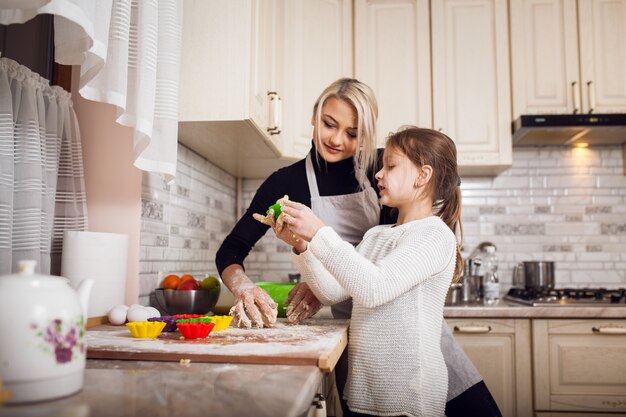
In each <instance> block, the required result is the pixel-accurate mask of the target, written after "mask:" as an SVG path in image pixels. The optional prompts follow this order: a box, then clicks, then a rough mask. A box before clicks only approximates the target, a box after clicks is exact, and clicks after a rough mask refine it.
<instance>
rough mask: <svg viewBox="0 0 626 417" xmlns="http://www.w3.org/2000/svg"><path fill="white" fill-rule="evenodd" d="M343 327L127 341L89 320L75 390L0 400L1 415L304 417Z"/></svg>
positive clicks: (324, 323)
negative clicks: (14, 401) (52, 396)
mask: <svg viewBox="0 0 626 417" xmlns="http://www.w3.org/2000/svg"><path fill="white" fill-rule="evenodd" d="M348 325H349V320H328V319H324V318H318V319H314V320H308V321H307V322H306V323H303V324H301V325H288V324H286V321H285V320H284V319H280V320H279V322H278V323H277V325H276V327H275V328H272V329H248V330H246V329H236V328H232V327H231V328H229V329H227V330H224V331H222V332H216V333H215V334H212V336H211V335H210V336H209V337H208V338H207V340H191V341H187V340H180V339H179V338H178V337H172V336H169V335H168V337H167V338H165V339H163V340H161V338H159V339H158V340H157V339H134V338H132V337H130V335H129V334H128V331H127V330H126V329H125V328H123V327H122V326H110V325H101V326H96V327H93V328H89V329H88V330H87V336H86V339H85V340H86V341H87V344H88V348H87V356H88V357H91V358H92V359H87V365H86V369H85V382H84V386H83V389H82V391H80V392H79V393H77V394H74V395H71V396H69V397H66V398H61V399H57V400H52V401H45V402H41V403H34V404H25V405H10V406H9V405H4V406H2V405H0V417H22V416H37V417H38V416H64V417H74V416H75V417H100V416H102V417H104V416H106V417H108V416H118V417H139V416H148V415H149V416H155V417H160V416H163V417H169V416H177V417H195V416H206V415H216V416H223V417H237V416H244V415H245V416H247V415H250V416H260V417H263V416H267V417H270V416H271V417H300V416H302V417H304V416H306V414H307V412H308V410H309V408H310V407H311V402H312V400H313V398H314V396H315V394H316V392H317V390H318V388H319V386H320V383H321V381H322V379H323V378H324V374H325V372H330V371H331V370H332V369H333V368H334V365H335V363H336V361H337V359H338V358H339V356H340V355H341V353H342V351H343V350H344V349H345V346H346V342H347V329H348ZM133 345H134V346H133ZM92 350H93V352H92ZM90 355H92V356H90ZM93 355H95V356H93ZM98 355H104V356H98ZM107 355H108V356H107ZM182 359H185V360H182Z"/></svg>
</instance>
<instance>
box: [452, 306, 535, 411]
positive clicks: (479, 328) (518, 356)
mask: <svg viewBox="0 0 626 417" xmlns="http://www.w3.org/2000/svg"><path fill="white" fill-rule="evenodd" d="M446 322H447V323H448V326H449V327H450V329H451V330H452V333H453V334H454V337H455V339H456V340H457V341H458V342H459V344H460V345H461V346H462V347H463V350H465V353H467V356H468V357H469V358H470V359H471V360H472V362H473V363H474V365H475V366H476V368H477V369H478V371H479V372H480V374H481V375H482V376H483V378H484V381H485V384H487V387H488V388H489V390H490V391H491V394H492V395H493V397H494V399H495V400H496V403H497V404H498V407H499V408H500V411H501V412H502V415H504V416H506V417H530V416H532V415H533V408H532V387H531V384H532V378H531V367H530V365H529V364H530V363H531V359H530V352H531V344H530V320H528V319H476V318H472V319H446Z"/></svg>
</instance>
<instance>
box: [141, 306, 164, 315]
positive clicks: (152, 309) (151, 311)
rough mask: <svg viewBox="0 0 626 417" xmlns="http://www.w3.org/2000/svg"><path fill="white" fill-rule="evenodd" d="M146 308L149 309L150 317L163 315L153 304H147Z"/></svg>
mask: <svg viewBox="0 0 626 417" xmlns="http://www.w3.org/2000/svg"><path fill="white" fill-rule="evenodd" d="M144 308H145V309H146V310H148V314H149V316H148V317H161V313H159V310H157V309H156V308H154V307H152V306H147V307H144Z"/></svg>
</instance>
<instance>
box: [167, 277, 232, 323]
mask: <svg viewBox="0 0 626 417" xmlns="http://www.w3.org/2000/svg"><path fill="white" fill-rule="evenodd" d="M173 276H174V277H177V275H174V274H171V275H168V276H167V277H165V279H164V280H163V282H162V287H161V288H157V289H156V290H154V296H155V298H156V302H157V303H158V306H159V307H160V308H161V309H162V310H163V311H165V312H166V313H167V314H170V315H173V314H206V313H208V312H210V311H212V309H213V308H214V307H215V304H217V299H218V298H219V296H220V288H221V286H222V285H221V281H220V279H219V278H218V277H215V276H207V277H205V278H204V279H202V280H197V279H195V278H194V277H192V276H191V275H183V276H182V277H179V278H180V279H179V280H176V279H175V278H172V277H173ZM186 277H187V278H186Z"/></svg>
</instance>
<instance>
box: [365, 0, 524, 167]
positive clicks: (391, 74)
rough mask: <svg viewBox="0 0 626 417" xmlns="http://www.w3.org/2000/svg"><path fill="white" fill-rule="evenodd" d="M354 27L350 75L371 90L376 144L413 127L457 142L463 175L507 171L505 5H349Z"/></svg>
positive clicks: (421, 0)
mask: <svg viewBox="0 0 626 417" xmlns="http://www.w3.org/2000/svg"><path fill="white" fill-rule="evenodd" d="M354 22H355V23H354V25H355V27H354V44H355V68H354V72H355V76H356V78H358V79H360V80H362V81H364V82H366V83H367V84H369V85H370V86H371V87H372V88H373V89H374V91H375V93H376V97H377V99H378V108H379V118H378V129H379V137H378V144H379V146H383V145H384V139H385V137H386V135H387V134H388V133H389V132H392V131H396V130H397V129H398V128H399V127H400V126H402V125H406V124H413V125H417V126H421V127H429V128H433V129H437V130H441V131H443V132H444V133H446V134H448V135H449V136H450V137H451V138H452V139H453V140H454V141H455V143H456V145H457V150H458V162H459V167H460V171H461V174H462V175H495V174H497V173H499V172H501V171H503V170H504V169H506V168H508V167H510V166H511V162H512V157H511V152H512V145H511V131H510V125H511V110H510V108H511V107H510V81H509V49H508V10H507V2H506V0H488V1H484V0H463V1H459V0H437V1H431V2H429V1H427V0H385V1H383V0H355V7H354ZM431 57H432V61H431ZM431 68H432V73H431Z"/></svg>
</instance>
